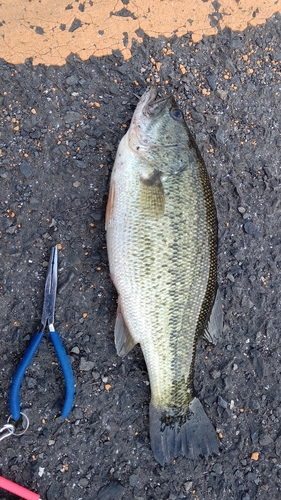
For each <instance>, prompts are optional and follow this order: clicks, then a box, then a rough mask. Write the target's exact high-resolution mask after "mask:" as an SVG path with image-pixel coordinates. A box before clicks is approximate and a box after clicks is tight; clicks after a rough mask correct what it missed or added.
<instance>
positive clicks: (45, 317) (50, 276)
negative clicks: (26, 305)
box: [41, 245, 58, 331]
mask: <svg viewBox="0 0 281 500" xmlns="http://www.w3.org/2000/svg"><path fill="white" fill-rule="evenodd" d="M57 283H58V247H57V245H55V246H54V247H53V248H52V251H51V256H50V261H49V267H48V272H47V277H46V283H45V293H44V303H43V310H42V316H41V323H42V331H43V330H44V329H45V327H46V325H47V323H48V326H49V330H50V331H54V321H55V303H56V296H57Z"/></svg>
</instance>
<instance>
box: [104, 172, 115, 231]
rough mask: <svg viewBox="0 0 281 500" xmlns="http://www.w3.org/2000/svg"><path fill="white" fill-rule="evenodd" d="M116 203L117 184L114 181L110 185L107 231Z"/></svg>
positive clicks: (106, 216) (106, 213) (106, 220)
mask: <svg viewBox="0 0 281 500" xmlns="http://www.w3.org/2000/svg"><path fill="white" fill-rule="evenodd" d="M114 201H115V183H114V182H113V181H112V182H111V184H110V189H109V195H108V200H107V206H106V212H105V230H107V228H108V226H109V225H110V222H111V218H112V212H113V208H114Z"/></svg>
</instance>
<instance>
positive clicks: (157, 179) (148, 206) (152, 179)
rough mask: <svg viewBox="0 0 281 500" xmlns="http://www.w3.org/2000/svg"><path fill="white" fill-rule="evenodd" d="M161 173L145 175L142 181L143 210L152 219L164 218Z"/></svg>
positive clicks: (141, 178)
mask: <svg viewBox="0 0 281 500" xmlns="http://www.w3.org/2000/svg"><path fill="white" fill-rule="evenodd" d="M161 175H162V174H161V172H159V170H153V171H152V172H150V173H149V175H145V174H143V175H142V176H141V177H140V181H141V195H140V201H141V208H142V209H143V211H144V212H145V214H146V215H147V217H150V218H152V219H159V218H160V217H162V215H163V213H164V209H165V197H164V188H163V184H162V180H161Z"/></svg>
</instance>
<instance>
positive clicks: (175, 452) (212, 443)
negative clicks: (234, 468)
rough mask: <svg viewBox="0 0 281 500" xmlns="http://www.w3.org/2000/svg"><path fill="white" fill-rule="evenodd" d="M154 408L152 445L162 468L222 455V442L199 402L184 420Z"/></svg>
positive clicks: (151, 412)
mask: <svg viewBox="0 0 281 500" xmlns="http://www.w3.org/2000/svg"><path fill="white" fill-rule="evenodd" d="M167 415H168V414H167V412H165V410H163V409H159V410H158V409H157V408H155V407H154V406H153V405H152V403H151V404H150V441H151V448H152V451H153V454H154V457H155V459H156V460H157V461H158V462H159V463H160V464H161V465H164V463H169V462H171V461H172V459H173V458H175V457H177V456H179V455H184V456H185V457H187V458H196V457H198V456H199V455H201V456H203V457H205V458H207V457H208V456H209V455H212V454H213V453H215V454H219V444H220V443H219V439H218V436H217V433H216V431H215V429H214V427H213V425H212V424H211V422H210V420H209V419H208V417H207V415H206V413H205V411H204V409H203V406H202V404H201V403H200V401H199V399H197V398H194V399H193V400H192V401H191V403H190V404H189V410H188V412H187V413H186V415H184V416H180V417H179V416H177V415H175V416H174V417H172V415H171V412H170V411H169V416H167Z"/></svg>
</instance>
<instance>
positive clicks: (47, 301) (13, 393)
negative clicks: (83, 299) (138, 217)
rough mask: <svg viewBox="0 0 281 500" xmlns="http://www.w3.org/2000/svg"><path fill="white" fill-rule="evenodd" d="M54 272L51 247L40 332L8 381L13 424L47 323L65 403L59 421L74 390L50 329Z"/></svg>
mask: <svg viewBox="0 0 281 500" xmlns="http://www.w3.org/2000/svg"><path fill="white" fill-rule="evenodd" d="M57 269H58V247H57V246H54V247H53V248H52V252H51V257H50V262H49V268H48V273H47V277H46V284H45V294H44V304H43V312H42V317H41V324H42V328H41V330H40V331H39V333H36V334H35V335H34V337H33V338H32V340H31V342H30V344H29V346H28V348H27V349H26V351H25V354H24V356H23V358H22V360H21V362H20V364H19V365H18V367H17V370H16V373H15V375H14V377H13V380H12V385H11V389H10V410H11V415H12V417H13V419H14V420H18V419H19V418H20V399H19V393H20V387H21V383H22V379H23V377H24V374H25V372H26V370H27V368H28V366H29V364H30V362H31V360H32V358H33V356H34V354H35V352H36V350H37V347H38V346H39V344H40V342H41V340H42V337H43V335H44V330H45V327H46V325H47V323H48V327H49V334H50V337H51V340H52V342H53V345H54V347H55V350H56V353H57V356H58V358H59V361H60V364H61V368H62V371H63V374H64V379H65V401H64V406H63V409H62V412H61V416H62V418H66V417H67V416H68V414H69V412H70V411H71V408H72V406H73V398H74V393H75V388H74V377H73V373H72V368H71V365H70V362H69V359H68V357H67V354H66V351H65V348H64V347H63V345H62V341H61V339H60V336H59V332H57V331H55V328H54V315H55V301H56V293H57Z"/></svg>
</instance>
